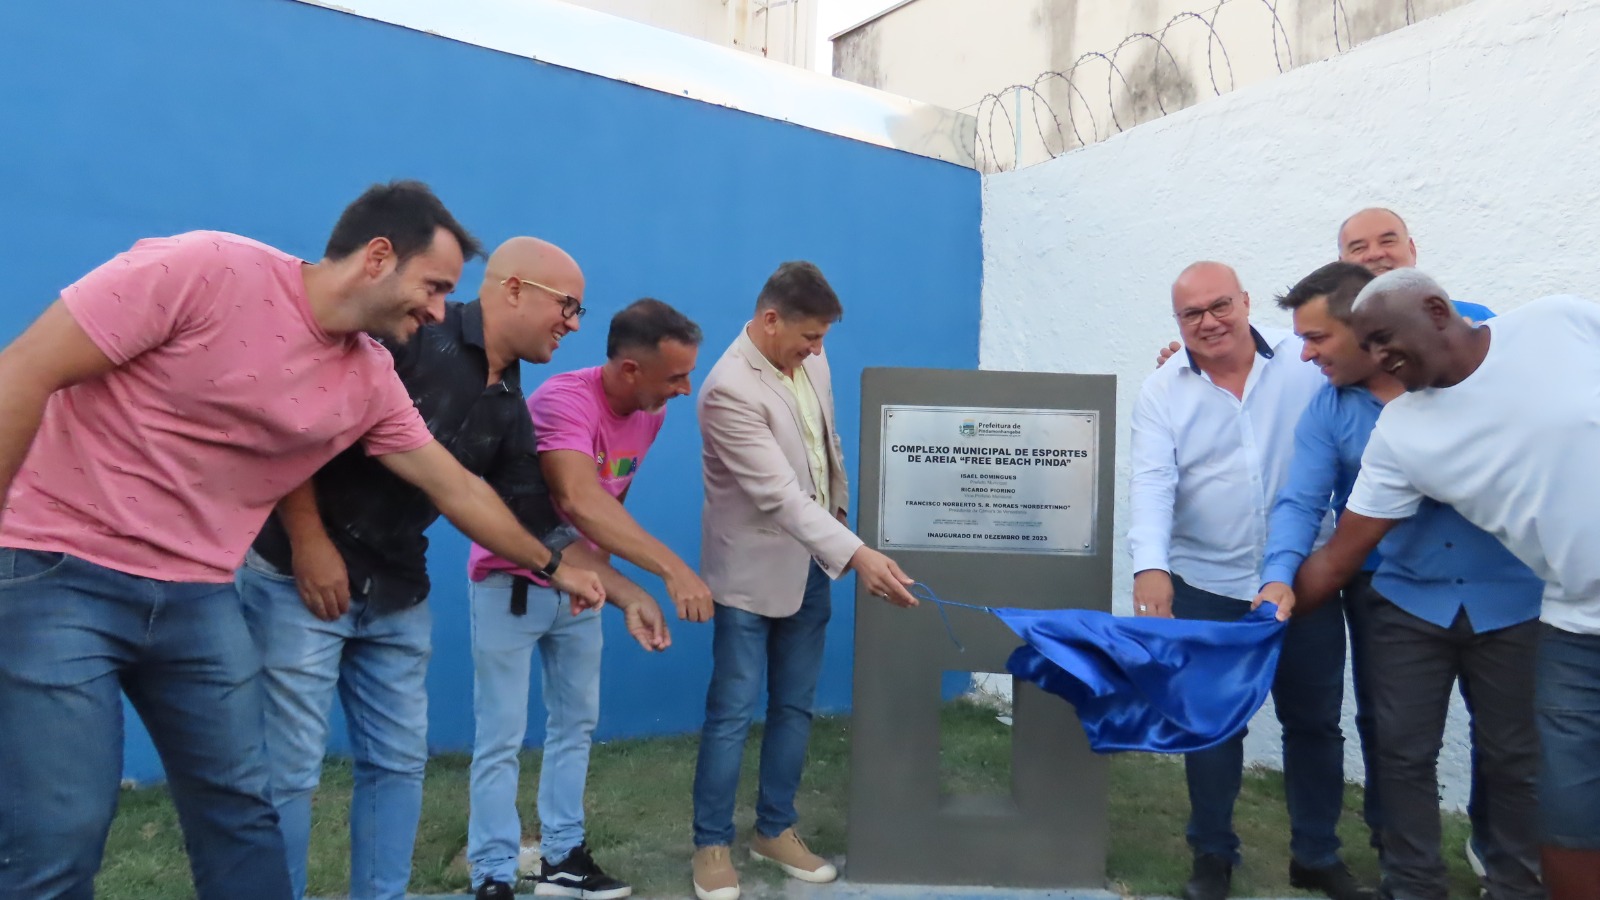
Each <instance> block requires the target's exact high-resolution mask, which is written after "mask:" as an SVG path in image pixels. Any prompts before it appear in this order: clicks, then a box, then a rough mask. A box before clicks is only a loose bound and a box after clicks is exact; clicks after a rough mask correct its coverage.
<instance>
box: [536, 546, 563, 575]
mask: <svg viewBox="0 0 1600 900" xmlns="http://www.w3.org/2000/svg"><path fill="white" fill-rule="evenodd" d="M560 566H561V551H560V550H551V551H550V561H549V562H547V563H545V564H544V568H542V569H540V570H539V577H540V578H543V579H544V580H546V581H549V580H550V579H552V578H554V577H555V575H556V569H558V568H560Z"/></svg>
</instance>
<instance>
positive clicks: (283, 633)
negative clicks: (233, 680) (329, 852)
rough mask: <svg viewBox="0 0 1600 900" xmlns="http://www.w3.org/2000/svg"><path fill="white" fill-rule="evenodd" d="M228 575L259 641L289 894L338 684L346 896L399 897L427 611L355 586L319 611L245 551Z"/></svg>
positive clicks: (418, 781) (407, 871)
mask: <svg viewBox="0 0 1600 900" xmlns="http://www.w3.org/2000/svg"><path fill="white" fill-rule="evenodd" d="M237 577H238V581H237V583H238V586H239V596H240V597H241V598H242V599H243V600H244V612H245V618H246V620H247V621H248V622H249V624H250V632H251V635H252V636H253V637H254V638H255V642H256V646H257V647H259V648H260V650H261V658H262V665H263V673H262V674H263V676H264V677H263V679H262V682H263V685H264V688H265V695H266V696H265V702H266V710H267V716H266V721H267V763H268V769H269V773H270V775H269V783H270V785H271V797H272V802H273V805H274V806H276V807H277V808H278V818H279V823H280V825H281V827H282V828H283V843H284V847H285V849H286V850H287V852H288V856H289V881H290V884H291V885H293V887H294V895H295V897H297V898H298V897H303V896H304V895H305V891H306V854H307V852H308V850H309V848H310V846H311V796H312V794H313V793H315V792H316V789H317V784H318V782H320V781H321V779H322V757H323V755H324V753H326V751H327V748H328V715H329V712H330V710H331V708H332V706H333V695H334V691H335V689H337V690H338V693H339V700H340V701H341V702H342V703H343V705H344V715H345V722H346V724H347V726H348V728H349V733H350V750H351V756H353V757H354V759H355V790H354V792H353V794H352V795H351V798H350V897H351V900H401V898H404V897H405V893H406V885H407V884H408V883H409V882H410V881H411V853H412V849H413V847H414V845H415V844H416V839H417V820H418V819H420V818H421V816H422V776H423V771H424V769H425V768H426V766H427V763H428V689H427V684H426V675H427V672H428V657H429V655H430V654H431V652H432V641H433V635H432V631H433V621H432V617H431V615H430V614H429V611H428V606H427V604H425V603H421V604H418V605H416V606H414V607H411V608H410V609H405V610H400V611H396V612H387V613H381V614H380V613H377V612H374V611H373V610H372V609H370V608H369V607H368V604H367V601H366V598H365V597H360V596H357V597H352V598H351V599H350V609H349V611H348V612H346V613H345V614H344V615H343V616H340V617H339V618H338V620H336V621H333V622H324V621H322V620H321V619H319V618H317V617H316V616H314V615H312V614H311V612H310V611H309V610H307V609H306V606H305V604H304V603H303V602H301V600H300V592H299V590H297V589H296V588H295V583H294V577H293V576H291V575H285V574H283V573H281V572H279V571H278V570H276V569H274V568H273V567H272V565H271V564H270V563H268V562H267V561H266V560H264V559H261V558H260V557H259V556H256V555H255V553H254V552H251V553H250V554H249V555H247V556H246V557H245V564H244V567H243V568H241V569H239V572H238V576H237Z"/></svg>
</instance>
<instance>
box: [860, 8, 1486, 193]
mask: <svg viewBox="0 0 1600 900" xmlns="http://www.w3.org/2000/svg"><path fill="white" fill-rule="evenodd" d="M1466 2H1468V0H1409V2H1407V0H1275V2H1274V3H1271V4H1267V3H1262V2H1259V0H1220V2H1218V0H1139V2H1107V0H1003V2H988V3H978V2H973V0H914V2H912V3H908V4H906V5H904V6H900V7H897V8H894V9H892V10H891V11H890V12H888V13H886V14H885V15H883V16H882V17H881V18H878V19H876V20H874V21H871V22H869V23H867V24H865V25H862V26H861V27H859V28H856V29H853V30H851V31H849V32H847V33H845V34H842V35H839V36H838V37H837V38H836V39H835V40H834V47H833V49H834V53H833V73H834V74H835V75H837V76H839V77H840V78H845V79H848V80H851V81H855V82H859V83H861V84H865V85H868V86H870V87H875V88H879V89H882V90H886V91H889V92H891V93H895V94H901V95H903V96H906V97H911V98H913V99H917V100H922V101H923V102H925V103H932V104H935V105H937V106H943V107H946V108H948V109H957V110H962V111H964V112H971V113H974V114H975V115H977V116H979V119H980V128H979V135H980V136H981V137H982V138H983V139H984V141H985V143H984V145H983V146H982V147H981V148H980V161H982V162H984V163H985V164H986V165H985V169H986V171H997V170H999V169H1011V168H1015V163H1016V159H1017V154H1016V145H1015V144H1014V138H1015V137H1020V138H1021V160H1022V164H1023V165H1032V164H1034V163H1037V162H1040V161H1042V160H1045V159H1048V158H1050V156H1052V155H1054V154H1057V153H1060V152H1062V151H1063V150H1064V149H1067V148H1071V147H1077V146H1081V145H1083V144H1087V143H1093V142H1095V141H1098V140H1102V139H1104V138H1106V137H1109V136H1110V135H1113V134H1116V133H1117V132H1118V131H1119V130H1121V129H1125V128H1129V127H1132V126H1134V125H1136V124H1138V123H1140V122H1145V121H1149V120H1150V119H1154V118H1156V117H1158V116H1161V115H1164V114H1166V113H1171V112H1174V111H1176V110H1179V109H1182V108H1184V107H1186V106H1189V105H1192V104H1194V103H1197V102H1201V101H1204V100H1208V99H1210V98H1213V97H1215V96H1216V95H1217V94H1218V93H1219V92H1227V91H1231V90H1235V89H1237V88H1243V87H1246V86H1249V85H1252V84H1257V83H1259V82H1261V81H1264V80H1266V79H1269V78H1275V77H1277V76H1278V74H1279V73H1280V72H1281V71H1286V70H1290V69H1293V68H1294V67H1296V66H1302V65H1305V64H1307V63H1311V62H1315V61H1317V60H1321V59H1326V58H1328V57H1329V56H1332V55H1334V54H1336V53H1338V52H1340V51H1341V50H1349V49H1350V48H1351V47H1353V46H1356V45H1358V44H1360V43H1361V42H1363V41H1366V40H1369V39H1371V38H1373V37H1375V36H1377V35H1380V34H1386V33H1388V32H1390V31H1393V30H1394V29H1396V28H1400V27H1402V26H1404V25H1405V24H1406V23H1407V22H1408V21H1419V20H1421V19H1425V18H1427V17H1429V16H1433V15H1436V14H1438V13H1440V12H1444V11H1445V10H1448V9H1453V8H1455V7H1457V6H1460V5H1461V4H1463V3H1466ZM1141 34H1142V35H1149V36H1150V37H1145V38H1138V39H1134V40H1131V41H1128V42H1126V43H1125V40H1126V39H1128V38H1129V37H1130V36H1131V35H1141ZM1152 38H1159V43H1157V41H1156V40H1154V39H1152ZM1163 48H1164V49H1163ZM1088 54H1103V55H1102V56H1088ZM1113 66H1114V68H1113ZM1050 71H1055V72H1063V73H1070V74H1071V75H1072V79H1073V80H1072V84H1073V85H1074V86H1075V87H1076V90H1074V89H1073V88H1072V87H1069V86H1068V83H1067V82H1066V81H1065V80H1063V79H1060V78H1051V79H1048V80H1045V81H1042V82H1040V83H1039V85H1038V89H1037V90H1038V92H1037V94H1031V93H1026V92H1025V93H1022V94H1021V95H1019V96H1015V97H1013V96H1011V95H1009V94H1008V95H1007V96H1005V97H1003V98H1002V100H1001V101H998V102H999V108H996V103H995V102H987V103H980V101H981V100H982V98H984V96H985V95H987V94H994V93H1005V92H1006V89H1007V88H1008V86H1010V85H1018V84H1020V85H1032V84H1034V82H1035V80H1036V79H1038V78H1039V76H1040V75H1041V74H1042V73H1045V72H1050ZM1019 101H1020V106H1019V105H1018V102H1019ZM1038 101H1042V102H1038ZM1019 113H1020V116H1019V115H1018V114H1019ZM1052 115H1053V117H1054V118H1052ZM1018 119H1020V120H1021V122H1022V127H1021V129H1020V132H1021V133H1020V135H1017V133H1016V132H1015V131H1013V128H1012V125H1011V122H1013V121H1016V120H1018ZM991 120H992V121H991ZM1057 120H1059V122H1060V125H1059V129H1058V125H1057V124H1056V122H1057ZM991 124H992V127H991Z"/></svg>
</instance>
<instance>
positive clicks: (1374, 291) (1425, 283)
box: [1350, 269, 1472, 391]
mask: <svg viewBox="0 0 1600 900" xmlns="http://www.w3.org/2000/svg"><path fill="white" fill-rule="evenodd" d="M1350 325H1351V327H1352V328H1353V329H1354V330H1355V333H1356V338H1357V340H1359V341H1360V342H1361V346H1362V348H1363V349H1365V350H1367V352H1369V353H1371V354H1372V356H1373V358H1374V359H1375V361H1376V362H1377V364H1378V367H1379V368H1380V369H1382V370H1383V371H1385V372H1388V373H1389V374H1391V375H1393V376H1394V377H1395V378H1397V379H1399V380H1400V383H1401V384H1403V385H1405V388H1406V390H1408V391H1415V390H1421V389H1423V388H1429V387H1442V386H1445V385H1446V384H1451V383H1454V382H1453V381H1451V380H1450V378H1451V375H1452V372H1453V370H1454V368H1455V365H1454V363H1455V361H1456V357H1457V356H1458V354H1457V351H1458V349H1459V348H1460V347H1461V346H1463V342H1464V339H1466V338H1468V337H1469V336H1470V335H1471V333H1472V326H1471V325H1470V324H1468V323H1467V320H1465V319H1463V318H1461V315H1460V314H1459V313H1457V312H1456V308H1455V305H1454V304H1453V303H1451V302H1450V295H1449V294H1447V293H1446V292H1445V289H1444V288H1443V287H1442V286H1440V284H1439V282H1437V281H1435V280H1434V279H1433V278H1431V277H1429V276H1428V275H1427V274H1426V273H1424V272H1421V271H1418V270H1417V269H1395V270H1394V271H1392V272H1387V273H1385V274H1383V275H1380V276H1378V277H1377V278H1374V279H1373V280H1372V282H1371V283H1369V284H1368V285H1367V286H1366V287H1364V288H1362V289H1361V293H1359V294H1357V295H1356V299H1355V303H1354V304H1352V305H1351V308H1350Z"/></svg>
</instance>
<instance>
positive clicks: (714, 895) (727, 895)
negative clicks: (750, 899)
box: [694, 844, 739, 900]
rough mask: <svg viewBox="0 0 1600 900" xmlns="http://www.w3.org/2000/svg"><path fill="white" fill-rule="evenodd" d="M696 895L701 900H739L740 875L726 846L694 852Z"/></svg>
mask: <svg viewBox="0 0 1600 900" xmlns="http://www.w3.org/2000/svg"><path fill="white" fill-rule="evenodd" d="M694 895H695V896H696V897H699V898H700V900H739V873H738V872H735V871H734V870H733V859H732V858H731V857H730V856H729V855H728V848H727V847H726V846H724V845H721V844H718V845H715V846H711V847H701V848H700V849H698V850H696V851H694Z"/></svg>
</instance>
